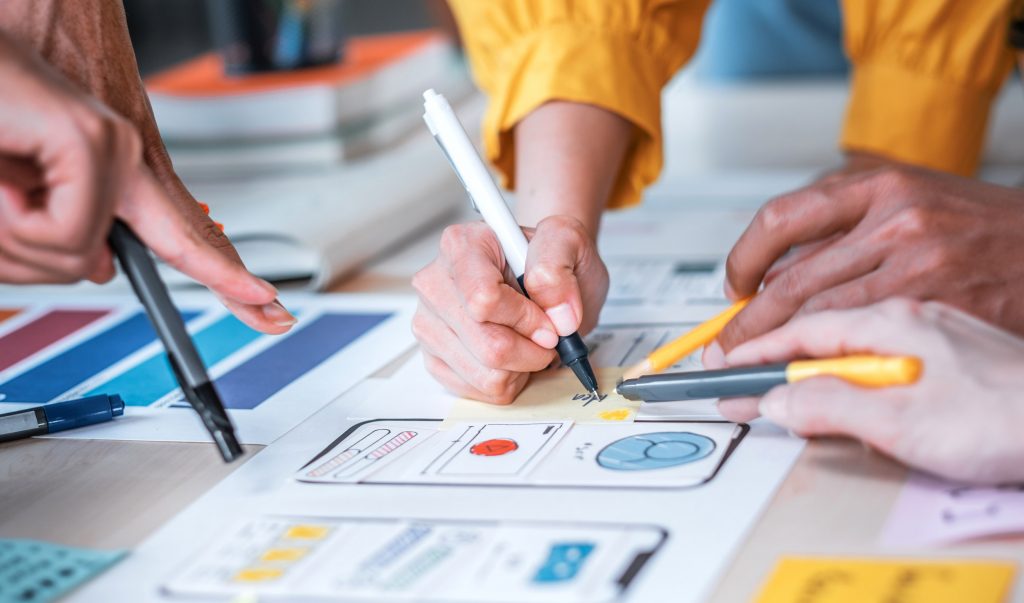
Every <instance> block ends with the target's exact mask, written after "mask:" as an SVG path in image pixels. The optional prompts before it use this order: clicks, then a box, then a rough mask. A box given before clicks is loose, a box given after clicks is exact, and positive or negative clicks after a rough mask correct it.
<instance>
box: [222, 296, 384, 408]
mask: <svg viewBox="0 0 1024 603" xmlns="http://www.w3.org/2000/svg"><path fill="white" fill-rule="evenodd" d="M390 316H391V315H390V314H324V315H322V316H318V317H317V318H315V319H313V320H312V321H310V322H309V324H307V325H306V326H305V327H303V328H301V329H299V330H297V331H295V332H293V333H291V334H289V335H288V336H286V337H284V338H283V339H282V340H281V341H279V342H277V343H275V344H274V345H272V346H270V347H269V348H267V349H265V350H263V351H262V352H260V353H259V354H256V355H255V356H253V357H252V358H250V359H249V360H247V361H246V362H245V363H243V364H241V365H239V366H237V367H235V368H234V369H232V370H231V371H229V372H228V373H227V374H226V375H224V376H222V377H220V378H219V379H216V380H215V381H214V383H215V385H216V387H217V391H218V392H219V393H220V397H221V399H222V400H223V401H224V406H225V407H226V408H255V407H257V406H259V405H260V404H261V403H263V401H265V400H266V399H267V398H270V397H271V396H273V395H274V394H276V393H277V392H279V391H281V390H282V389H283V388H284V387H285V386H286V385H288V384H290V383H292V382H293V381H295V380H296V379H298V378H299V377H301V376H303V375H305V374H306V373H308V372H309V371H311V370H313V369H314V368H316V367H317V366H318V365H320V364H321V363H322V362H323V361H325V360H327V359H328V358H330V357H331V356H333V355H334V354H336V353H338V352H339V351H341V350H342V349H344V348H345V347H347V346H348V345H349V344H350V343H352V342H353V341H355V340H356V339H358V338H359V337H361V336H362V335H363V334H364V333H366V332H367V331H369V330H370V329H372V328H374V327H375V326H377V325H378V324H380V323H381V322H383V321H384V320H386V319H387V318H389V317H390Z"/></svg>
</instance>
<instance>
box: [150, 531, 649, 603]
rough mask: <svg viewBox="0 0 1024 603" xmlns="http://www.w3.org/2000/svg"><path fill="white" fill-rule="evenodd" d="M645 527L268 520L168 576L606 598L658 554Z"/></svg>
mask: <svg viewBox="0 0 1024 603" xmlns="http://www.w3.org/2000/svg"><path fill="white" fill-rule="evenodd" d="M663 540H664V534H663V533H662V532H661V531H660V530H658V529H656V528H651V527H649V526H630V525H609V524H591V525H587V524H575V525H573V524H569V525H566V524H554V523H550V522H537V523H531V522H515V521H512V522H506V521H429V520H406V519H383V518H374V519H348V518H324V517H293V516H292V517H288V516H285V517H281V516H269V517H263V518H259V519H256V520H249V521H246V522H244V523H243V524H242V525H240V526H237V527H236V528H235V529H234V530H232V531H230V532H228V533H227V534H225V535H223V536H221V537H220V538H218V540H217V542H216V543H215V544H213V545H212V546H209V547H208V548H206V549H205V552H204V554H203V555H201V556H199V557H198V558H197V559H194V560H192V561H191V562H190V563H189V564H188V566H187V567H186V568H184V569H183V570H181V571H180V572H179V573H178V574H177V575H176V576H175V577H173V578H172V579H171V580H170V581H169V582H168V585H167V590H168V591H170V592H172V593H175V594H181V595H191V596H204V595H205V596H211V595H220V596H225V595H227V596H230V595H240V594H250V595H260V596H266V597H267V598H268V599H277V598H288V599H289V600H291V599H292V598H295V597H301V598H314V597H315V598H317V599H318V600H323V599H328V600H337V599H339V598H345V599H348V600H351V599H352V598H358V599H359V600H360V601H395V600H402V601H406V600H416V601H449V602H454V601H466V602H470V603H476V602H477V601H481V600H486V601H494V602H498V603H501V602H515V603H533V602H537V603H542V602H552V603H563V602H566V603H572V602H591V601H593V602H597V601H612V600H614V599H615V598H616V597H617V596H618V595H619V593H620V592H622V591H623V590H624V589H625V588H626V587H627V586H628V585H629V583H630V582H631V581H632V580H633V578H635V576H636V574H637V572H638V571H639V570H640V569H641V568H642V567H643V565H644V564H645V563H646V562H647V561H649V560H650V559H651V557H652V556H653V555H655V554H656V553H657V550H658V548H659V547H660V545H661V543H662V541H663Z"/></svg>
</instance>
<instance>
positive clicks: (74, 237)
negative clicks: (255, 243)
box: [0, 34, 294, 333]
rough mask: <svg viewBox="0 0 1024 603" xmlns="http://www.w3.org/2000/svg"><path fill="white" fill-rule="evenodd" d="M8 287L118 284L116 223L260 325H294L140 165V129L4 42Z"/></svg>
mask: <svg viewBox="0 0 1024 603" xmlns="http://www.w3.org/2000/svg"><path fill="white" fill-rule="evenodd" d="M0 81H3V82H4V84H5V93H4V95H3V97H2V98H0V108H2V110H0V132H2V134H0V280H2V281H4V282H13V283H39V282H54V283H63V282H72V281H76V280H79V279H82V278H89V279H91V280H94V281H97V282H103V281H106V280H109V279H110V278H111V277H112V276H113V274H114V270H113V262H112V257H111V253H110V251H109V249H108V248H107V245H106V238H107V234H108V233H109V230H110V224H111V222H112V220H113V219H114V217H115V216H116V217H119V218H121V219H123V220H124V221H125V222H127V223H128V224H129V225H130V226H131V227H132V229H133V230H135V232H136V233H137V234H138V235H139V237H140V238H141V239H142V240H143V241H144V242H145V243H146V244H147V245H148V246H149V247H150V248H151V249H152V250H153V251H154V252H155V253H156V254H157V255H158V256H160V257H161V258H163V259H164V260H165V261H167V262H168V263H169V264H170V265H172V266H174V267H175V268H177V269H179V270H181V271H182V272H184V273H185V274H187V275H189V276H191V277H193V278H195V279H196V280H198V281H199V282H201V283H203V284H205V285H207V286H209V287H210V288H211V289H212V290H213V291H214V292H215V293H217V294H218V295H219V296H220V297H221V298H222V299H225V300H227V301H228V302H230V303H231V304H233V305H235V306H236V308H238V309H239V311H238V313H239V315H240V317H241V318H242V319H243V320H246V322H248V323H249V324H250V325H251V326H254V327H256V328H259V329H261V330H263V331H265V332H272V333H280V332H283V331H286V330H287V329H288V328H289V327H290V326H291V324H294V318H292V317H291V315H290V314H289V313H288V312H287V310H285V309H284V308H283V306H281V305H280V304H279V303H278V302H276V301H275V298H276V295H277V292H276V290H275V289H274V287H273V286H271V285H270V284H269V283H267V282H265V281H263V280H261V279H258V278H256V277H254V276H253V275H251V274H250V273H249V272H248V271H246V270H245V268H244V267H243V266H242V265H241V264H240V263H237V262H233V261H231V260H229V259H228V258H227V257H225V256H224V255H223V254H221V253H220V252H218V251H217V250H216V249H214V248H213V247H212V246H211V245H210V244H209V243H208V242H207V241H206V240H204V239H203V238H201V236H200V235H199V234H198V233H197V232H196V231H195V230H194V229H193V228H192V226H191V225H190V224H189V222H188V221H187V220H186V219H185V218H184V217H183V216H182V213H181V212H180V211H178V210H177V208H176V207H175V205H174V203H173V202H172V201H171V200H170V199H169V198H168V196H167V193H166V192H165V191H164V189H163V188H162V187H161V186H160V185H159V184H158V183H157V181H156V180H155V179H154V178H153V176H152V174H151V173H150V171H149V169H148V168H147V167H146V166H145V165H144V164H143V163H142V149H141V146H142V145H141V142H140V140H139V136H138V134H137V133H136V131H135V129H134V127H133V126H132V125H131V124H130V123H128V122H127V121H126V120H125V119H124V118H122V117H120V116H118V115H117V114H115V113H114V112H112V111H111V110H110V109H108V108H107V107H105V106H104V105H103V104H102V103H99V102H98V101H96V100H95V99H93V98H91V97H89V96H88V95H86V94H84V93H82V92H79V91H78V90H77V89H76V88H74V87H73V86H72V85H70V84H69V83H68V82H67V81H66V80H65V79H64V78H63V77H62V76H60V75H59V74H58V73H56V72H55V71H54V70H53V69H52V68H51V67H49V66H48V65H47V64H46V63H45V62H43V61H42V60H41V59H39V58H38V57H37V56H35V55H33V54H32V53H31V52H26V51H24V50H22V49H21V48H19V47H18V46H17V45H16V44H14V43H13V42H12V41H11V40H9V39H8V38H6V37H5V36H3V35H2V34H0Z"/></svg>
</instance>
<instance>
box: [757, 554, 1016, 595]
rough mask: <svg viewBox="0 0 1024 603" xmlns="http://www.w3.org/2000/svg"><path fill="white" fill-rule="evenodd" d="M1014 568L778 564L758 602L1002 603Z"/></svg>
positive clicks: (994, 564)
mask: <svg viewBox="0 0 1024 603" xmlns="http://www.w3.org/2000/svg"><path fill="white" fill-rule="evenodd" d="M1015 573H1016V567H1015V565H1014V564H1013V563H1007V562H1003V561H979V560H976V559H971V560H947V559H943V560H923V559H854V558H814V557H790V558H784V559H782V560H781V561H780V562H779V563H778V565H776V566H775V570H774V571H773V572H772V575H771V577H770V578H769V579H768V582H767V583H766V584H765V586H764V589H763V590H762V591H761V593H760V595H758V597H757V599H756V601H757V603H791V602H793V601H800V602H801V603H894V602H899V603H960V602H962V601H971V603H1001V602H1002V601H1004V600H1005V599H1006V596H1007V594H1008V593H1009V590H1010V586H1011V584H1012V583H1013V577H1014V574H1015Z"/></svg>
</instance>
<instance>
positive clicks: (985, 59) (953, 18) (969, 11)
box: [841, 0, 1013, 175]
mask: <svg viewBox="0 0 1024 603" xmlns="http://www.w3.org/2000/svg"><path fill="white" fill-rule="evenodd" d="M1010 4H1011V3H1010V1H1009V0H915V1H913V2H900V1H897V0H843V19H844V23H845V29H846V32H845V35H846V42H845V43H846V52H847V54H848V55H849V56H850V60H851V62H852V64H853V75H852V81H851V92H850V99H849V104H848V106H847V110H846V122H845V124H844V127H843V133H842V139H841V145H842V147H843V148H844V149H846V150H860V151H870V152H873V153H877V154H879V155H883V156H886V157H889V158H891V159H896V160H898V161H904V162H907V163H913V164H917V165H923V166H927V167H931V168H935V169H940V170H944V171H948V172H953V173H958V174H962V175H971V174H973V173H974V172H975V170H976V169H977V167H978V162H979V160H980V155H981V150H982V146H983V144H984V142H985V129H986V125H987V123H988V115H989V109H990V106H991V104H992V101H993V99H994V98H995V96H996V94H997V93H998V91H999V88H1000V87H1001V86H1002V83H1003V81H1004V80H1005V79H1006V75H1007V73H1009V70H1010V68H1011V66H1012V63H1013V54H1012V52H1011V51H1010V49H1009V45H1008V44H1007V35H1008V33H1007V32H1008V28H1009V21H1010Z"/></svg>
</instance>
